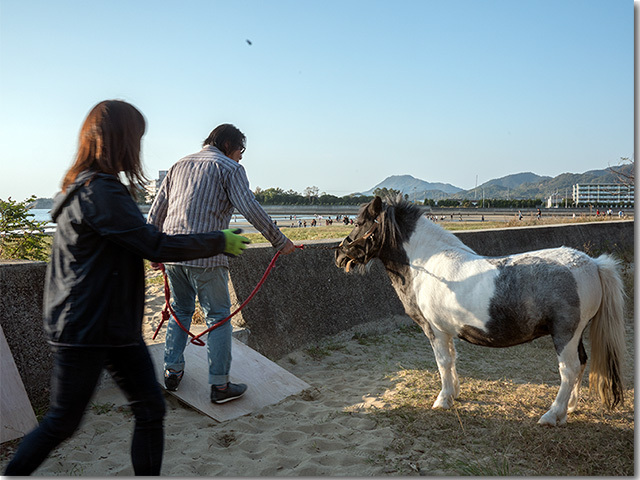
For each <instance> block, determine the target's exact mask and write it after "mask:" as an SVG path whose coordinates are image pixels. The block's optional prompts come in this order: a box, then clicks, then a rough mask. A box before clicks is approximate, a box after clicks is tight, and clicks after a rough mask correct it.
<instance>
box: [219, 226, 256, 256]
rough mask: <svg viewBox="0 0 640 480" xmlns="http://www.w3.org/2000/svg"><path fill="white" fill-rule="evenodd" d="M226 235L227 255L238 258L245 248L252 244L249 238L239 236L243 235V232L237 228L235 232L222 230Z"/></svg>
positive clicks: (225, 248) (225, 250) (225, 249)
mask: <svg viewBox="0 0 640 480" xmlns="http://www.w3.org/2000/svg"><path fill="white" fill-rule="evenodd" d="M222 233H224V242H225V245H224V253H226V254H227V255H231V256H234V257H237V256H238V255H240V254H241V253H242V252H243V250H244V249H245V248H247V244H249V243H251V241H250V240H249V239H248V238H247V237H243V236H241V235H238V234H239V233H242V230H241V229H239V228H236V229H235V230H230V229H227V230H222Z"/></svg>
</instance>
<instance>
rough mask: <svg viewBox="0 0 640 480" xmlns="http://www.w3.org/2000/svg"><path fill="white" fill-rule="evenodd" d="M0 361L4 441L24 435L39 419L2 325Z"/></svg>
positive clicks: (0, 433)
mask: <svg viewBox="0 0 640 480" xmlns="http://www.w3.org/2000/svg"><path fill="white" fill-rule="evenodd" d="M25 345H26V342H25ZM0 362H1V363H0V385H1V387H0V443H4V442H8V441H9V440H13V439H15V438H20V437H23V436H24V435H26V434H27V433H29V431H31V430H32V429H33V428H34V427H35V426H36V425H38V421H37V420H36V416H35V414H34V413H33V408H32V407H31V402H30V401H29V397H28V396H27V392H26V390H25V389H24V384H23V383H22V378H20V373H18V368H17V367H16V362H15V361H14V360H13V355H12V354H11V350H10V349H9V345H8V344H7V339H6V337H5V336H4V332H3V331H2V327H1V326H0Z"/></svg>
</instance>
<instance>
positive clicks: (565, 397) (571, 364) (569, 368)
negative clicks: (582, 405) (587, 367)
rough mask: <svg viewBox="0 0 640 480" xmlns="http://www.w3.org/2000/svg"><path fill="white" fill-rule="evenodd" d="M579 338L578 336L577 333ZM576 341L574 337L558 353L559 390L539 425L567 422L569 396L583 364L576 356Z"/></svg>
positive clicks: (554, 424)
mask: <svg viewBox="0 0 640 480" xmlns="http://www.w3.org/2000/svg"><path fill="white" fill-rule="evenodd" d="M577 338H578V339H579V338H580V336H579V335H577ZM577 343H578V342H577V340H576V337H574V338H573V339H572V340H571V341H570V342H569V343H568V344H567V345H566V346H565V347H564V348H563V349H562V351H561V352H560V353H559V354H558V365H559V367H560V390H559V391H558V395H557V396H556V399H555V400H554V401H553V403H552V404H551V408H550V409H549V411H548V412H547V413H545V414H544V415H543V416H542V417H540V420H538V423H539V424H540V425H550V426H556V425H558V426H560V425H564V424H566V423H567V413H568V405H569V398H570V397H571V395H572V392H573V391H574V390H575V385H576V381H577V379H578V377H579V376H580V372H581V371H582V370H583V366H582V365H581V364H580V358H579V357H578V346H577V345H576V344H577Z"/></svg>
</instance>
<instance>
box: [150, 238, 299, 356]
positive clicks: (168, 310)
mask: <svg viewBox="0 0 640 480" xmlns="http://www.w3.org/2000/svg"><path fill="white" fill-rule="evenodd" d="M295 247H296V248H303V247H304V245H295ZM279 256H280V252H276V254H275V255H274V256H273V258H272V259H271V263H269V266H268V267H267V269H266V270H265V272H264V274H263V275H262V278H261V279H260V281H259V282H258V284H257V285H256V287H255V288H254V289H253V292H251V294H250V295H249V296H248V297H247V299H246V300H245V301H244V302H242V305H240V307H238V309H237V310H236V311H234V312H233V313H232V314H231V315H229V316H228V317H227V318H224V319H222V320H220V321H219V322H216V323H214V324H213V325H211V326H210V327H209V328H207V329H206V330H205V331H204V332H202V333H200V334H198V335H194V334H193V333H191V332H190V331H189V330H188V329H187V328H185V326H184V325H182V323H180V320H178V317H177V316H176V312H174V311H173V308H172V307H171V289H170V288H169V280H168V278H167V272H166V271H165V269H164V265H163V264H162V263H161V264H160V270H161V271H162V276H163V277H164V301H165V304H164V309H163V310H162V320H161V321H160V325H158V328H157V329H156V332H155V333H154V334H153V340H155V339H156V337H157V336H158V332H159V331H160V328H161V327H162V324H163V323H164V322H165V320H168V319H169V317H170V316H172V317H173V319H174V320H175V321H176V323H177V324H178V326H179V327H180V328H181V329H182V330H183V331H184V332H186V333H187V334H188V335H189V336H190V337H192V338H191V343H193V344H194V345H198V346H203V345H204V341H203V340H201V339H200V337H202V336H203V335H205V334H207V333H209V332H210V331H212V330H215V329H216V328H218V327H220V326H222V325H224V324H225V323H226V322H228V321H229V320H231V318H232V317H233V316H235V315H236V314H237V313H238V312H239V311H240V310H242V309H243V308H244V307H245V305H246V304H247V303H249V300H251V299H252V298H253V296H254V295H255V294H256V293H258V290H260V287H262V284H263V283H264V281H265V280H266V279H267V277H268V276H269V274H270V273H271V270H273V267H274V266H275V264H276V260H277V259H278V257H279Z"/></svg>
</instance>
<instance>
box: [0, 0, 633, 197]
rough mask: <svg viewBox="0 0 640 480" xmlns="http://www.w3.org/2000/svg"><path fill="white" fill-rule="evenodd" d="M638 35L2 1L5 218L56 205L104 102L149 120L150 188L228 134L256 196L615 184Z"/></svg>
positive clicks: (435, 1) (517, 21)
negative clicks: (530, 180)
mask: <svg viewBox="0 0 640 480" xmlns="http://www.w3.org/2000/svg"><path fill="white" fill-rule="evenodd" d="M636 8H637V7H636ZM633 23H634V3H633V1H631V0H575V1H574V0H483V1H476V0H474V1H471V0H456V1H449V0H393V1H390V0H386V1H376V0H269V1H266V0H233V1H231V0H224V1H220V0H198V1H196V0H191V1H190V0H185V1H175V0H171V1H160V0H153V1H150V0H149V1H147V0H136V1H131V0H94V1H86V0H0V162H1V171H0V198H3V199H6V198H7V197H9V196H11V197H13V198H14V199H18V200H21V199H24V198H26V197H28V196H29V195H31V194H35V195H37V196H40V197H51V196H53V195H54V194H55V192H56V191H57V190H58V189H59V184H60V180H61V178H62V176H63V173H64V172H65V170H66V169H67V168H68V167H69V165H70V164H71V162H72V160H73V156H74V153H75V149H76V146H77V136H78V132H79V129H80V125H81V123H82V121H83V120H84V118H85V116H86V114H87V113H88V111H89V110H90V108H91V107H92V106H93V105H95V104H96V103H98V102H99V101H101V100H104V99H110V98H117V99H122V100H126V101H129V102H131V103H132V104H134V105H135V106H136V107H138V108H139V109H140V110H141V111H142V112H143V114H144V115H145V117H146V119H147V122H148V129H147V134H146V135H145V137H144V140H143V158H144V162H145V166H146V171H147V173H148V175H149V176H150V177H151V178H156V177H157V171H158V170H160V169H168V168H169V167H170V166H171V165H172V164H173V163H174V162H175V161H177V160H178V159H179V158H181V157H183V156H184V155H187V154H189V153H193V152H195V151H198V150H199V149H200V147H201V144H202V141H203V140H204V138H206V136H207V135H208V133H209V132H210V131H211V130H212V129H213V128H214V127H215V126H216V125H218V124H220V123H233V124H235V125H236V126H238V127H239V128H240V129H241V130H242V131H243V132H244V133H245V134H246V136H247V151H246V153H245V155H244V159H243V161H242V163H243V165H244V166H245V168H246V169H247V173H248V177H249V180H250V182H251V187H252V188H253V189H255V188H256V187H260V188H262V189H265V188H269V187H281V188H283V189H285V190H289V189H293V190H295V191H298V192H299V193H302V192H303V190H304V189H305V188H306V187H309V186H317V187H318V188H319V190H320V192H327V193H331V194H334V195H339V196H342V195H346V194H349V193H352V192H356V191H364V190H367V189H369V188H371V187H373V186H375V185H376V184H377V183H379V182H380V181H382V180H383V179H384V178H386V177H387V176H389V175H403V174H409V175H413V176H414V177H417V178H420V179H422V180H426V181H430V182H445V183H451V184H453V185H455V186H457V187H460V188H464V189H468V188H473V187H474V186H475V181H476V175H477V176H478V183H479V184H481V183H483V182H485V181H487V180H490V179H492V178H498V177H503V176H505V175H509V174H513V173H519V172H524V171H532V172H534V173H537V174H539V175H549V176H555V175H559V174H561V173H564V172H574V173H581V172H584V171H587V170H592V169H599V168H606V167H607V166H609V165H617V164H618V163H619V161H620V157H632V156H633V148H634V130H633V128H634V77H633V75H634V30H633V29H634V24H633ZM247 39H248V40H250V41H251V42H252V45H249V44H248V43H247V42H246V40H247Z"/></svg>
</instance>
